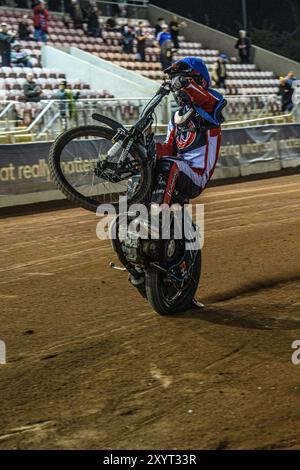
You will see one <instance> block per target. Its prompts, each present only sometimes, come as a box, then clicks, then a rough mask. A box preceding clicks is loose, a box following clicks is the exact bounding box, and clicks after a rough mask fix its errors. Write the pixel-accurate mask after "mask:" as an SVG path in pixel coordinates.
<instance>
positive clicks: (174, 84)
mask: <svg viewBox="0 0 300 470" xmlns="http://www.w3.org/2000/svg"><path fill="white" fill-rule="evenodd" d="M187 84H188V79H187V78H186V77H182V76H181V75H176V77H173V78H172V80H171V88H172V90H173V91H178V90H180V89H181V88H183V87H185V86H186V85H187Z"/></svg>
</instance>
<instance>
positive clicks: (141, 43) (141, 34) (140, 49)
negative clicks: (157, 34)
mask: <svg viewBox="0 0 300 470" xmlns="http://www.w3.org/2000/svg"><path fill="white" fill-rule="evenodd" d="M135 37H136V40H137V53H138V56H139V60H140V61H141V62H145V61H146V55H145V49H146V39H147V37H148V34H147V33H146V32H145V30H144V23H143V22H142V21H139V22H138V28H137V30H136V35H135Z"/></svg>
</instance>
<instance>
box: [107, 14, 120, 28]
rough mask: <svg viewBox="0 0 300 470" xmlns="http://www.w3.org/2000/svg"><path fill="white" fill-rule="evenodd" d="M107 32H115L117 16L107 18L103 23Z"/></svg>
mask: <svg viewBox="0 0 300 470" xmlns="http://www.w3.org/2000/svg"><path fill="white" fill-rule="evenodd" d="M105 26H106V29H107V31H115V30H116V29H117V28H118V22H117V16H112V17H111V18H108V19H107V20H106V23H105Z"/></svg>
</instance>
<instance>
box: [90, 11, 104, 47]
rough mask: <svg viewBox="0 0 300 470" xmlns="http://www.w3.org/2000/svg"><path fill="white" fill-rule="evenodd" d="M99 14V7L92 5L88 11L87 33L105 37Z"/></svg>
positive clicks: (95, 36)
mask: <svg viewBox="0 0 300 470" xmlns="http://www.w3.org/2000/svg"><path fill="white" fill-rule="evenodd" d="M99 16H100V12H99V10H98V8H97V7H96V6H94V5H92V6H91V7H90V9H89V10H88V13H87V33H88V36H92V37H94V38H102V39H103V37H102V30H101V25H100V21H99Z"/></svg>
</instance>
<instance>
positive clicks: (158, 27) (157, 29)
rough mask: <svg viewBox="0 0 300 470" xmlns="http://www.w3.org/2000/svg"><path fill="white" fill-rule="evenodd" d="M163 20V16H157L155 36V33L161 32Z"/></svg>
mask: <svg viewBox="0 0 300 470" xmlns="http://www.w3.org/2000/svg"><path fill="white" fill-rule="evenodd" d="M165 23H166V22H165V20H164V19H163V18H158V19H157V23H156V25H155V38H157V35H158V34H159V33H160V32H161V30H162V25H163V24H165Z"/></svg>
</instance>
